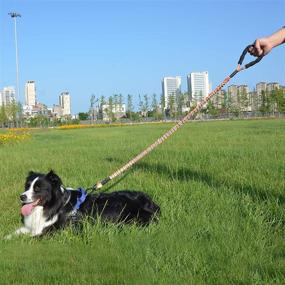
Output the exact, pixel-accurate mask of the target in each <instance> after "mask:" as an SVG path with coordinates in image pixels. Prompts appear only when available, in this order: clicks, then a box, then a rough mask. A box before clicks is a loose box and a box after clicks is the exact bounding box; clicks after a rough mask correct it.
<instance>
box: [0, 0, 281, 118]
mask: <svg viewBox="0 0 285 285" xmlns="http://www.w3.org/2000/svg"><path fill="white" fill-rule="evenodd" d="M0 10H1V12H0V19H1V33H2V34H3V41H2V44H3V46H2V47H1V54H0V57H1V58H0V59H1V70H0V86H1V88H3V87H4V86H14V87H15V86H16V84H15V78H16V72H15V47H14V37H13V23H12V22H11V19H9V16H8V13H9V12H11V11H16V12H19V13H20V14H21V15H22V17H21V18H20V19H19V20H18V23H17V29H18V38H19V41H18V45H19V74H20V78H19V79H20V95H21V102H22V103H23V102H24V83H25V82H26V81H28V80H29V78H33V79H34V80H35V81H36V82H37V86H38V87H39V89H38V90H37V96H38V97H39V98H41V99H40V100H41V101H44V102H45V103H46V104H47V105H52V102H53V101H54V97H55V96H58V95H57V94H60V93H61V92H62V90H69V91H70V93H71V94H72V98H73V105H74V110H73V113H78V112H80V111H85V110H87V109H88V108H89V104H90V97H91V94H95V95H96V97H97V98H98V97H100V96H101V95H104V96H106V97H108V96H111V95H113V94H120V93H122V94H124V95H125V96H126V95H127V94H133V95H134V96H136V97H135V99H136V102H134V103H135V105H136V106H137V103H138V94H141V95H142V94H152V93H156V94H157V95H160V94H161V83H160V82H161V78H163V77H167V76H177V75H178V76H179V75H180V74H182V75H183V76H182V88H181V89H182V91H184V90H187V86H186V82H187V80H186V76H187V74H189V72H191V71H192V70H194V71H196V70H208V71H209V74H210V75H211V78H210V82H211V85H212V87H213V88H214V87H215V86H216V85H218V84H219V83H220V81H221V80H222V79H223V78H224V77H225V76H226V75H227V74H229V73H230V72H231V71H232V69H234V68H235V66H236V62H237V59H238V57H239V55H240V53H241V51H242V50H243V48H244V46H246V45H247V44H249V43H250V42H252V41H253V40H254V39H255V38H257V37H259V36H264V35H267V34H270V33H271V32H273V31H275V30H277V29H279V28H280V27H281V26H283V25H284V23H282V19H284V16H285V3H284V1H263V2H259V3H258V5H256V2H254V1H248V2H247V5H246V7H245V6H244V1H235V2H229V3H227V2H223V3H222V2H218V1H201V3H200V2H192V3H188V2H186V1H177V2H175V1H167V2H163V1H154V2H142V1H137V2H136V3H131V2H121V1H117V2H108V1H107V2H96V1H95V2H92V1H81V2H80V3H79V2H76V1H41V2H35V1H25V3H21V1H13V0H11V1H1V9H0ZM190 10H191V11H192V13H191V17H189V14H188V12H189V11H190ZM40 11H43V12H42V13H39V12H40ZM195 11H196V13H195ZM165 15H174V16H173V17H171V21H168V20H167V17H166V18H165ZM201 15H203V16H204V18H203V19H207V21H204V20H202V19H201V17H200V16H201ZM241 15H242V25H229V27H226V26H227V25H225V23H227V22H229V23H231V22H232V19H233V18H240V17H241ZM74 17H76V18H77V19H78V21H76V22H75V21H73V19H74ZM264 17H266V18H267V19H268V21H263V18H264ZM51 19H52V21H51ZM283 22H284V21H283ZM196 23H199V25H198V24H196ZM209 24H211V25H209ZM221 31H223V33H221ZM174 32H175V33H174ZM173 33H174V34H173ZM169 34H173V37H172V38H169V37H168V35H169ZM284 50H285V49H284V47H278V48H276V49H274V50H273V51H272V52H271V53H270V54H269V55H268V56H267V57H265V58H264V59H263V60H262V61H261V62H260V63H259V64H258V65H257V66H255V67H254V68H252V69H251V70H248V71H246V72H243V73H241V74H240V75H239V76H238V77H237V78H235V79H234V80H233V82H232V84H237V85H241V84H247V85H248V86H249V87H250V88H251V89H252V87H253V85H254V84H255V83H257V82H262V81H266V82H274V81H277V82H279V83H280V84H282V85H284V74H285V51H284Z"/></svg>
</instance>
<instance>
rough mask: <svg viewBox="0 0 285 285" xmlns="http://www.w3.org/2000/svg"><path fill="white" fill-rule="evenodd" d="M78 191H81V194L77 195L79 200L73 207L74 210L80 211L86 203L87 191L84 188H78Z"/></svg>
mask: <svg viewBox="0 0 285 285" xmlns="http://www.w3.org/2000/svg"><path fill="white" fill-rule="evenodd" d="M78 191H79V192H80V196H78V197H77V201H76V204H75V206H74V207H73V211H78V210H79V208H80V206H81V204H82V203H84V201H85V199H86V197H87V192H86V191H85V190H84V189H83V188H78Z"/></svg>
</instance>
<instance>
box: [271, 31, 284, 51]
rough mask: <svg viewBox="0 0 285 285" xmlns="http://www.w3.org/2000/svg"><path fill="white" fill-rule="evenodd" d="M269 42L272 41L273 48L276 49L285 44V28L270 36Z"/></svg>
mask: <svg viewBox="0 0 285 285" xmlns="http://www.w3.org/2000/svg"><path fill="white" fill-rule="evenodd" d="M268 40H269V41H270V43H271V45H272V47H276V46H279V45H281V44H283V43H285V27H283V28H281V29H280V30H278V31H277V32H275V33H274V34H272V35H271V36H269V37H268Z"/></svg>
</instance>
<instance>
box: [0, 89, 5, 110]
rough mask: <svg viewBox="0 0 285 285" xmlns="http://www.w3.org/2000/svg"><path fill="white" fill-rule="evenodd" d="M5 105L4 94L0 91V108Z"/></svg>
mask: <svg viewBox="0 0 285 285" xmlns="http://www.w3.org/2000/svg"><path fill="white" fill-rule="evenodd" d="M3 105H4V98H3V92H2V90H0V107H1V106H3Z"/></svg>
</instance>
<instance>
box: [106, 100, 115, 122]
mask: <svg viewBox="0 0 285 285" xmlns="http://www.w3.org/2000/svg"><path fill="white" fill-rule="evenodd" d="M113 107H114V101H113V97H112V96H110V97H109V100H108V109H107V114H108V118H109V121H114V120H115V117H114V113H113Z"/></svg>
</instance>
